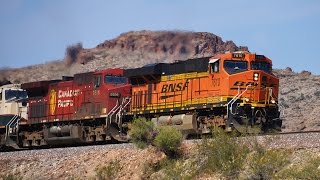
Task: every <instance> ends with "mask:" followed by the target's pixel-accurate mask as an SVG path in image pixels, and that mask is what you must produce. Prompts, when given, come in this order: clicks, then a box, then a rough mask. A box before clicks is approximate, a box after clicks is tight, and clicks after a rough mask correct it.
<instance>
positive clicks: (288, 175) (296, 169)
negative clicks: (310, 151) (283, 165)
mask: <svg viewBox="0 0 320 180" xmlns="http://www.w3.org/2000/svg"><path fill="white" fill-rule="evenodd" d="M319 167H320V158H319V157H318V158H312V159H310V160H309V161H307V162H306V163H305V164H303V165H301V164H298V165H294V166H291V167H289V168H287V169H285V170H283V171H281V172H279V173H278V175H277V179H320V169H319Z"/></svg>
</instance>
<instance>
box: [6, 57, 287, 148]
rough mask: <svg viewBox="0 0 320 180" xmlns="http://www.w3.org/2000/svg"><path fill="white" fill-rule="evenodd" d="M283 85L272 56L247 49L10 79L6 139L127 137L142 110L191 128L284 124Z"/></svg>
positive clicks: (13, 142) (12, 142) (48, 142)
mask: <svg viewBox="0 0 320 180" xmlns="http://www.w3.org/2000/svg"><path fill="white" fill-rule="evenodd" d="M278 91H279V79H278V78H277V77H276V76H275V75H273V74H272V61H271V60H270V59H269V58H267V57H266V56H264V55H257V54H252V53H249V52H246V51H239V52H233V53H225V54H218V55H216V56H213V57H203V58H197V59H188V60H183V61H175V62H174V63H158V64H150V65H146V66H144V67H141V68H135V69H125V70H124V69H105V70H99V71H95V72H88V73H81V74H75V75H74V77H63V78H62V80H50V81H38V82H31V83H25V84H21V85H20V86H18V85H6V86H3V87H1V88H0V98H1V101H0V102H1V104H0V146H2V147H8V146H10V147H13V148H32V147H42V146H52V145H61V144H73V143H94V142H108V141H120V142H126V141H128V140H129V139H130V137H128V135H127V132H128V130H129V129H130V123H131V122H132V121H133V119H135V118H138V117H145V118H146V119H148V120H151V121H153V122H154V123H155V125H156V126H174V127H176V128H178V129H180V130H181V131H182V132H183V133H184V134H185V135H190V134H205V133H209V132H210V129H211V128H212V127H222V128H224V129H225V130H226V131H233V130H235V131H238V132H240V133H263V132H266V131H269V130H276V131H279V130H281V125H282V121H281V119H280V118H279V114H280V113H279V107H278V104H277V103H278Z"/></svg>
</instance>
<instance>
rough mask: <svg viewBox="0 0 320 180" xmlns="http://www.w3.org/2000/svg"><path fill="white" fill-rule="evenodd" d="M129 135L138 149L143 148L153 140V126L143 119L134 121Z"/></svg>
mask: <svg viewBox="0 0 320 180" xmlns="http://www.w3.org/2000/svg"><path fill="white" fill-rule="evenodd" d="M129 135H130V136H131V138H132V141H133V143H134V144H135V145H136V146H137V147H138V148H145V147H146V146H147V145H148V144H151V143H152V141H153V139H154V124H153V122H152V121H147V120H146V119H145V118H138V119H135V120H134V121H133V123H132V126H131V129H130V132H129Z"/></svg>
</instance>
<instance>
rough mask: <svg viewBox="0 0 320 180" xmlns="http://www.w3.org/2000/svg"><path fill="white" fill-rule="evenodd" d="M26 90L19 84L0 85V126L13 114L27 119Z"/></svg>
mask: <svg viewBox="0 0 320 180" xmlns="http://www.w3.org/2000/svg"><path fill="white" fill-rule="evenodd" d="M27 97H28V96H27V92H26V91H25V90H23V89H21V88H20V85H19V84H8V85H4V86H1V87H0V126H1V127H3V126H5V125H6V124H7V123H8V122H9V121H10V120H11V119H12V118H13V117H14V116H15V115H17V116H19V117H21V118H23V119H27Z"/></svg>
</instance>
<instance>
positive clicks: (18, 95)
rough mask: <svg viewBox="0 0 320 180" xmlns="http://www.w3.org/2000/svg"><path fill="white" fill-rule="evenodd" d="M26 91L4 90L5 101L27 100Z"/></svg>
mask: <svg viewBox="0 0 320 180" xmlns="http://www.w3.org/2000/svg"><path fill="white" fill-rule="evenodd" d="M27 96H28V95H27V92H26V91H18V90H6V91H5V99H6V100H21V99H26V98H27Z"/></svg>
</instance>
